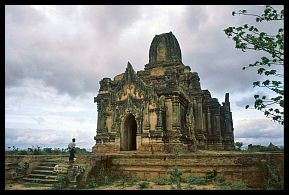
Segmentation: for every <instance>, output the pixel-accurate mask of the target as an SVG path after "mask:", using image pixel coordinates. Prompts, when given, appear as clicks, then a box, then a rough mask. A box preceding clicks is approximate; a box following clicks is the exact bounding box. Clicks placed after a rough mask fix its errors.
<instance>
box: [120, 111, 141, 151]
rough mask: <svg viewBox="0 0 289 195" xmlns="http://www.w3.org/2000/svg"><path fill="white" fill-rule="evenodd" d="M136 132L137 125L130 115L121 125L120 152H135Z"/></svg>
mask: <svg viewBox="0 0 289 195" xmlns="http://www.w3.org/2000/svg"><path fill="white" fill-rule="evenodd" d="M136 131H137V124H136V120H135V117H134V116H133V115H132V114H129V115H127V116H126V118H125V120H124V123H123V131H122V133H121V139H120V150H121V151H128V150H136Z"/></svg>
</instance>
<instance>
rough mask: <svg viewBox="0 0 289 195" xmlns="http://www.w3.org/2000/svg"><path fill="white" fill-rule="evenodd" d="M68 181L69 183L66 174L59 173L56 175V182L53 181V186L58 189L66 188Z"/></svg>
mask: <svg viewBox="0 0 289 195" xmlns="http://www.w3.org/2000/svg"><path fill="white" fill-rule="evenodd" d="M68 183H69V181H68V177H67V175H64V174H59V175H58V176H57V182H56V183H54V188H55V189H60V190H61V189H64V188H66V187H67V186H68Z"/></svg>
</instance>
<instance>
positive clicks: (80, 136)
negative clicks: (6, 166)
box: [5, 128, 94, 149]
mask: <svg viewBox="0 0 289 195" xmlns="http://www.w3.org/2000/svg"><path fill="white" fill-rule="evenodd" d="M63 134H64V132H62V131H59V130H56V129H31V128H29V129H21V128H5V147H6V148H8V147H12V146H15V147H17V148H20V149H27V148H28V147H32V146H34V147H36V146H40V147H52V148H57V147H60V148H66V147H67V145H68V143H69V142H70V141H71V138H72V137H75V138H76V143H77V146H78V147H80V148H88V149H90V148H91V147H92V146H93V143H94V140H93V136H90V135H88V133H87V132H83V131H80V130H77V131H76V133H66V134H65V135H63ZM89 138H90V139H89Z"/></svg>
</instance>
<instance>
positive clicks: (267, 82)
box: [262, 80, 270, 86]
mask: <svg viewBox="0 0 289 195" xmlns="http://www.w3.org/2000/svg"><path fill="white" fill-rule="evenodd" d="M262 84H263V85H265V86H267V85H269V84H270V81H269V80H266V81H264V82H263V83H262Z"/></svg>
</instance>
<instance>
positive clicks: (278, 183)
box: [265, 164, 284, 189]
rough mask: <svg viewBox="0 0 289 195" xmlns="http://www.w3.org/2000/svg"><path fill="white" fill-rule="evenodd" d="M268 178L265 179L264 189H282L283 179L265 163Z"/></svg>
mask: <svg viewBox="0 0 289 195" xmlns="http://www.w3.org/2000/svg"><path fill="white" fill-rule="evenodd" d="M266 171H267V174H268V177H267V178H268V179H266V181H265V187H266V189H283V188H284V186H283V180H282V178H281V177H280V175H279V174H278V173H277V172H276V171H275V170H274V169H273V168H272V167H271V166H270V165H268V164H266Z"/></svg>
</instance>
